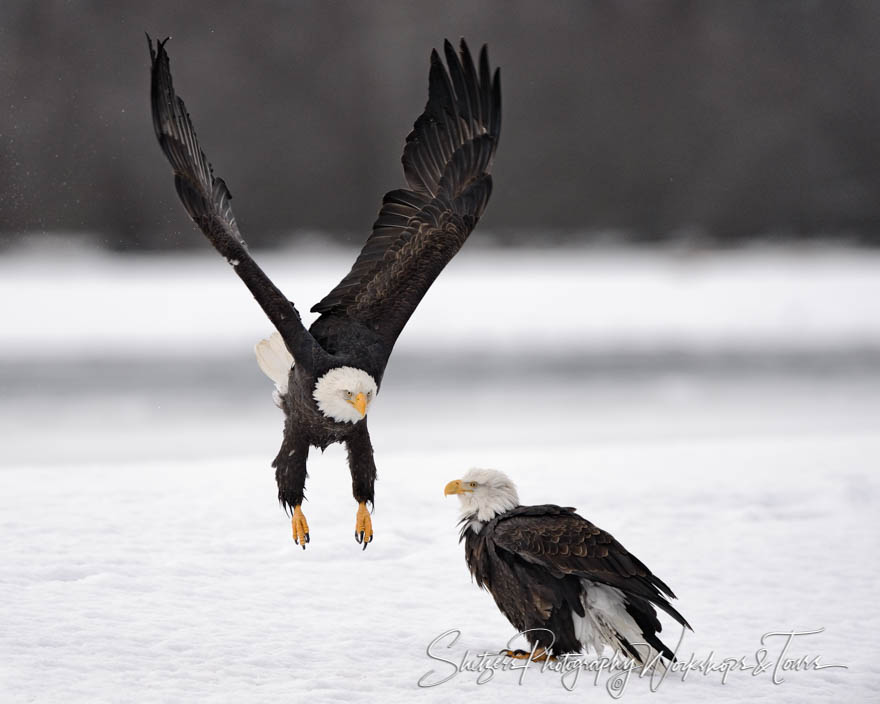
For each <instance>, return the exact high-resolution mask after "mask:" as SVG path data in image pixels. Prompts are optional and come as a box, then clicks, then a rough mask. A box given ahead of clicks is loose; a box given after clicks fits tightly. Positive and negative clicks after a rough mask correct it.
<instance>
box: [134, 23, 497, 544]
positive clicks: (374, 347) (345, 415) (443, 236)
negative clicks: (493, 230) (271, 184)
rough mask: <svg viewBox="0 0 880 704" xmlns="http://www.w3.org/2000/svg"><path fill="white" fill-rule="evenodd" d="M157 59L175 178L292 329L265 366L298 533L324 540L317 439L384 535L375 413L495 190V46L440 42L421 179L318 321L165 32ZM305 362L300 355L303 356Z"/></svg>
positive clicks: (416, 165) (270, 344)
mask: <svg viewBox="0 0 880 704" xmlns="http://www.w3.org/2000/svg"><path fill="white" fill-rule="evenodd" d="M147 42H148V43H149V46H150V58H151V60H152V86H151V99H152V108H153V126H154V128H155V131H156V137H157V138H158V140H159V145H160V146H161V147H162V151H163V152H164V153H165V156H166V157H167V158H168V160H169V161H170V162H171V166H172V167H173V169H174V183H175V186H176V187H177V193H178V195H179V196H180V199H181V200H182V201H183V205H184V207H185V208H186V211H187V212H188V213H189V215H190V217H191V218H192V219H193V220H194V221H195V223H196V225H198V226H199V228H200V229H201V230H202V232H203V233H204V234H205V235H206V236H207V238H208V240H209V241H210V242H211V244H212V245H214V247H215V248H216V249H217V250H218V251H219V252H220V254H222V255H223V256H224V257H225V258H226V260H227V261H228V262H229V264H230V265H231V266H232V268H233V269H234V270H235V272H236V273H237V274H238V275H239V277H241V279H242V281H244V283H245V285H246V286H247V287H248V288H249V289H250V291H251V293H252V294H253V296H254V298H256V300H257V302H258V303H259V304H260V306H262V308H263V310H264V311H265V313H266V315H267V316H268V317H269V320H270V321H271V322H272V324H273V325H274V326H275V328H276V329H277V331H278V334H279V336H277V337H274V338H270V339H269V340H265V341H263V342H262V343H260V344H259V345H258V346H257V357H258V360H259V363H260V367H261V368H262V369H263V370H264V371H265V372H266V373H267V374H269V376H270V377H271V378H272V379H273V380H274V381H275V382H276V395H275V398H276V402H277V404H278V405H279V406H280V408H281V409H282V410H283V411H284V415H285V423H284V440H283V442H282V445H281V450H280V451H279V452H278V456H277V457H276V458H275V461H274V463H273V466H274V467H275V470H276V474H275V476H276V480H277V482H278V499H279V501H280V502H281V504H282V506H283V507H284V508H285V510H287V511H288V512H289V511H291V510H292V518H291V523H292V528H293V537H294V540H295V541H296V542H297V543H298V544H300V545H302V546H303V549H305V545H306V543H307V542H309V540H310V535H309V527H308V523H307V522H306V518H305V516H304V515H303V511H302V506H301V505H302V502H303V494H304V491H305V481H306V459H307V457H308V454H309V448H310V447H319V448H321V449H324V448H325V447H327V446H328V445H330V444H332V443H337V442H342V443H345V444H346V446H347V448H348V463H349V468H350V469H351V478H352V493H353V495H354V499H355V501H357V504H358V509H357V515H356V519H355V540H357V541H358V543H362V544H363V546H364V548H366V546H367V544H368V543H369V542H370V541H372V539H373V528H372V521H371V519H370V514H369V511H368V510H367V504H370V505H371V506H372V504H373V485H374V482H375V480H376V466H375V463H374V461H373V448H372V445H371V443H370V434H369V432H368V431H367V420H366V415H367V411H368V410H369V407H370V404H371V403H372V402H373V400H374V399H375V397H376V394H377V393H378V392H379V388H380V385H381V383H382V375H383V373H384V371H385V365H386V364H387V363H388V357H389V356H390V355H391V350H392V349H393V347H394V343H395V341H396V340H397V337H398V335H400V332H401V330H403V327H404V326H405V325H406V322H407V321H408V320H409V317H410V316H411V315H412V313H413V311H414V310H415V309H416V306H418V304H419V301H421V300H422V297H423V296H424V295H425V293H426V292H427V290H428V288H429V287H430V286H431V284H432V283H433V282H434V279H436V278H437V275H438V274H439V273H440V272H441V271H442V270H443V267H445V266H446V264H447V263H448V262H449V260H450V259H452V257H453V256H454V255H455V253H456V252H458V250H459V249H460V248H461V246H462V245H463V244H464V241H465V240H466V239H467V237H468V235H469V234H470V233H471V231H472V230H473V228H474V226H475V225H476V224H477V221H478V220H479V219H480V216H481V215H482V214H483V210H484V209H485V207H486V203H487V202H488V200H489V195H490V194H491V192H492V177H491V176H490V175H489V173H488V172H489V166H490V164H491V162H492V158H493V156H494V154H495V148H496V147H497V145H498V137H499V135H500V132H501V80H500V75H499V71H498V70H497V69H496V70H495V72H494V75H493V74H492V73H491V71H490V69H489V60H488V57H487V53H486V47H485V46H484V47H483V49H482V51H481V52H480V57H479V64H478V65H477V64H475V63H474V61H473V59H472V58H471V53H470V51H469V50H468V47H467V45H466V44H465V42H464V40H462V42H461V47H460V51H459V53H456V51H455V50H454V49H453V47H452V45H451V44H450V43H449V42H448V41H447V42H445V44H444V53H445V55H446V65H447V67H448V68H447V67H444V65H443V62H442V61H441V60H440V56H439V55H438V54H437V52H436V51H434V52H432V53H431V64H430V71H429V74H428V102H427V105H426V106H425V110H424V112H423V113H422V115H421V116H420V117H419V118H418V119H417V120H416V122H415V124H414V126H413V130H412V132H410V134H409V136H408V137H407V138H406V145H405V147H404V151H403V171H404V174H405V176H406V180H407V183H408V188H406V189H400V190H395V191H391V192H389V193H387V194H386V195H385V198H384V199H383V201H382V208H381V210H380V211H379V217H378V219H377V220H376V222H375V223H374V224H373V231H372V234H371V235H370V236H369V238H368V239H367V242H366V244H365V245H364V248H363V250H362V251H361V253H360V256H358V258H357V260H356V261H355V263H354V266H353V267H352V269H351V271H350V272H349V274H348V275H347V276H346V277H345V278H344V279H343V280H342V282H341V283H340V284H339V285H338V286H336V288H334V289H333V290H332V291H331V292H330V293H329V294H328V295H327V296H326V297H325V298H324V299H323V300H322V301H321V302H319V303H318V304H317V305H315V306H313V307H312V311H313V312H316V313H320V317H319V318H318V319H317V320H315V322H314V323H312V325H311V327H310V328H309V329H308V330H307V329H306V328H305V326H304V325H303V323H302V321H301V319H300V315H299V313H298V312H297V310H296V308H294V306H293V304H292V303H291V302H290V301H289V300H288V299H287V298H286V297H285V296H284V294H282V293H281V291H280V290H278V288H277V287H276V286H275V285H274V284H273V283H272V282H271V281H270V280H269V278H268V277H267V276H266V274H265V273H263V271H262V269H260V267H259V266H257V264H256V262H255V261H254V260H253V259H252V258H251V255H250V254H249V253H248V251H247V248H246V247H245V243H244V240H243V239H242V236H241V234H240V233H239V230H238V225H237V224H236V222H235V216H234V215H233V214H232V209H231V207H230V203H229V201H230V198H231V196H230V194H229V189H228V188H227V187H226V184H225V183H224V181H223V180H222V179H220V178H217V177H215V176H214V175H213V173H212V169H211V165H210V164H209V163H208V160H207V159H206V158H205V155H204V153H203V152H202V151H201V148H200V147H199V143H198V141H197V139H196V133H195V130H194V128H193V124H192V122H191V121H190V117H189V114H188V113H187V110H186V106H185V105H184V103H183V101H182V100H181V99H180V98H179V97H177V95H176V94H175V92H174V87H173V85H172V82H171V70H170V66H169V60H168V54H167V53H166V51H165V42H167V39H166V40H165V41H160V42H157V43H156V45H155V47H154V46H153V42H152V40H150V38H149V36H147ZM294 362H295V363H294Z"/></svg>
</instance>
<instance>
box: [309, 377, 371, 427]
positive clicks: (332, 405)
mask: <svg viewBox="0 0 880 704" xmlns="http://www.w3.org/2000/svg"><path fill="white" fill-rule="evenodd" d="M378 392H379V388H378V386H377V385H376V380H375V379H373V377H372V376H370V375H369V374H367V373H366V372H365V371H364V370H363V369H357V368H355V367H336V368H334V369H331V370H330V371H329V372H327V373H326V374H325V375H324V376H322V377H321V378H320V379H318V381H317V383H315V390H314V391H313V392H312V398H314V399H315V403H316V404H317V405H318V410H320V411H321V413H323V414H324V415H325V416H327V417H328V418H332V419H333V420H335V421H336V422H338V423H357V422H358V421H359V420H361V418H363V417H364V416H366V415H367V410H369V407H370V404H371V403H372V402H373V399H374V398H376V394H377V393H378Z"/></svg>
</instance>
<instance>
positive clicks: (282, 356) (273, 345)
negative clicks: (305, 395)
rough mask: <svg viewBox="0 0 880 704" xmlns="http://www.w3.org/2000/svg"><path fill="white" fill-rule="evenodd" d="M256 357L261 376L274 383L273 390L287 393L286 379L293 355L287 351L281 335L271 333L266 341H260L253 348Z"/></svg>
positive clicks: (291, 365)
mask: <svg viewBox="0 0 880 704" xmlns="http://www.w3.org/2000/svg"><path fill="white" fill-rule="evenodd" d="M254 353H255V354H256V355H257V364H259V365H260V369H262V370H263V374H265V375H266V376H267V377H269V378H270V379H271V380H272V381H274V382H275V388H276V389H277V390H278V393H280V394H286V393H287V378H288V376H289V375H290V370H291V368H292V367H293V355H291V354H290V352H289V351H288V350H287V345H285V344H284V340H282V339H281V335H280V334H278V333H277V332H273V333H272V334H271V335H270V336H269V337H268V338H267V339H265V340H260V341H259V342H258V343H257V344H256V345H255V346H254Z"/></svg>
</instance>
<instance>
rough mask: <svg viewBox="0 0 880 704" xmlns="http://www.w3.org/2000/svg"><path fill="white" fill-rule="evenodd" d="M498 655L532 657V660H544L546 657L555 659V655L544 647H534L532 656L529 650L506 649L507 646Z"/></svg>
mask: <svg viewBox="0 0 880 704" xmlns="http://www.w3.org/2000/svg"><path fill="white" fill-rule="evenodd" d="M499 655H506V656H507V657H509V658H513V659H514V660H528V659H529V658H532V662H544V661H545V660H547V659H550V660H556V657H555V656H553V655H550V654H549V653H548V652H547V651H546V650H545V649H544V648H536V649H535V656H534V657H532V651H531V650H508V649H507V648H505V649H504V650H502V651H501V652H500V653H499Z"/></svg>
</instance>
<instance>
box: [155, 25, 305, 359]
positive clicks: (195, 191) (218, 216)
mask: <svg viewBox="0 0 880 704" xmlns="http://www.w3.org/2000/svg"><path fill="white" fill-rule="evenodd" d="M167 41H168V40H167V39H165V40H163V41H157V42H156V45H155V47H154V46H153V42H152V40H151V39H150V37H149V35H147V43H148V44H149V47H150V59H151V63H152V68H151V86H150V99H151V104H152V111H153V128H154V129H155V132H156V139H158V140H159V146H160V147H161V148H162V151H163V152H164V153H165V156H166V157H167V158H168V161H169V162H170V163H171V167H172V169H173V170H174V185H175V187H176V188H177V193H178V195H179V196H180V200H181V201H182V202H183V206H184V208H186V211H187V213H189V216H190V217H191V218H192V219H193V222H195V224H196V225H198V227H199V229H200V230H201V231H202V232H203V233H204V234H205V236H206V237H207V238H208V240H209V241H210V242H211V244H212V245H214V248H215V249H216V250H217V251H218V252H220V254H221V255H223V256H224V257H225V258H226V260H227V261H228V262H229V263H230V264H231V265H232V267H233V268H234V269H235V272H236V273H237V274H238V276H239V277H240V278H241V280H242V281H243V282H244V283H245V285H246V286H247V287H248V289H250V291H251V293H252V294H253V296H254V298H255V299H256V300H257V302H258V303H259V304H260V306H261V307H262V309H263V311H265V313H266V315H267V316H268V317H269V320H270V321H271V322H272V324H273V325H274V326H275V327H276V329H277V330H278V332H279V333H281V336H282V337H283V338H284V341H285V342H286V343H287V347H288V348H289V349H290V351H291V352H292V353H293V355H294V357H306V356H307V355H308V354H311V353H312V352H314V349H315V347H316V343H315V342H314V340H313V339H312V337H311V335H309V333H308V332H307V331H306V329H305V328H304V327H303V325H302V322H301V320H300V316H299V313H298V312H297V310H296V308H294V306H293V304H292V303H291V302H290V301H289V300H287V298H286V297H285V296H284V294H283V293H281V291H280V290H279V289H278V288H277V287H276V286H275V284H273V283H272V281H271V280H270V279H269V277H268V276H266V274H265V272H264V271H263V270H262V269H261V268H260V267H259V266H258V265H257V263H256V262H255V261H254V260H253V258H252V257H251V255H250V254H249V253H248V251H247V247H246V245H245V242H244V239H243V238H242V236H241V233H240V232H239V229H238V224H237V223H236V221H235V215H234V214H233V212H232V205H231V203H230V201H231V199H232V195H231V194H230V192H229V188H228V187H227V186H226V183H225V182H224V181H223V179H221V178H218V177H215V176H214V174H213V170H212V168H211V164H210V163H209V162H208V160H207V158H206V157H205V154H204V152H203V151H202V150H201V148H200V147H199V142H198V139H197V138H196V131H195V128H194V127H193V124H192V120H191V119H190V116H189V113H188V112H187V110H186V105H185V104H184V102H183V100H182V99H181V98H179V97H178V96H177V94H176V93H175V92H174V84H173V82H172V80H171V67H170V62H169V59H168V53H167V52H166V51H165V43H166V42H167ZM302 361H305V359H303V360H302Z"/></svg>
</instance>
